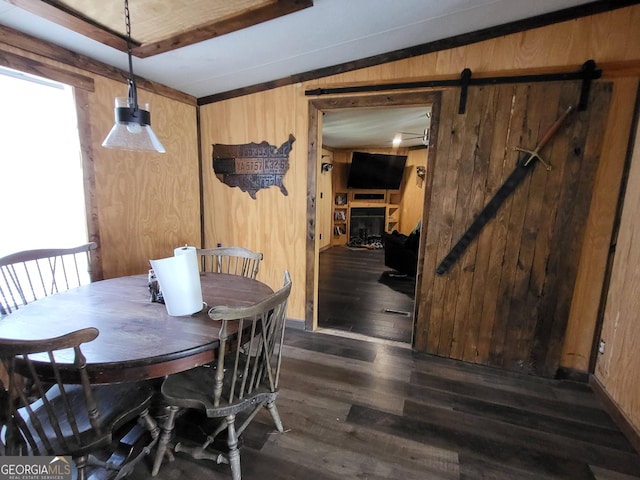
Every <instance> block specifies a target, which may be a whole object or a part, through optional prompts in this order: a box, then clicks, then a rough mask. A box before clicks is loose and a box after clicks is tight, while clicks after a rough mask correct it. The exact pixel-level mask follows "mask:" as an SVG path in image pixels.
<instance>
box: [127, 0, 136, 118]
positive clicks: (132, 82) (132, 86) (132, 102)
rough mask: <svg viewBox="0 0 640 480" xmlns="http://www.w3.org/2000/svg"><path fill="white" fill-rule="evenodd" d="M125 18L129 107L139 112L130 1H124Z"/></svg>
mask: <svg viewBox="0 0 640 480" xmlns="http://www.w3.org/2000/svg"><path fill="white" fill-rule="evenodd" d="M124 18H125V26H126V29H127V55H128V56H129V107H132V108H133V110H134V111H136V110H138V92H137V90H136V79H135V77H134V76H133V58H132V54H131V19H130V18H129V0H124Z"/></svg>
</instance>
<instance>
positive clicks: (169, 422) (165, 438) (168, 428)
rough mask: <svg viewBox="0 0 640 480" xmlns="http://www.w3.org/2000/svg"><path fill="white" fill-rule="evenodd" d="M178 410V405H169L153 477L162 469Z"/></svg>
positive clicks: (152, 473) (154, 463)
mask: <svg viewBox="0 0 640 480" xmlns="http://www.w3.org/2000/svg"><path fill="white" fill-rule="evenodd" d="M178 410H180V409H179V408H178V407H174V406H171V407H169V415H167V418H166V419H165V422H164V424H163V425H162V433H161V434H160V440H159V441H158V449H157V450H156V458H155V459H154V462H153V469H152V470H151V476H152V477H155V476H156V475H158V472H159V471H160V465H161V464H162V459H163V458H164V454H165V452H166V450H167V445H168V444H169V440H170V439H171V433H172V432H173V427H174V424H175V418H176V413H177V412H178Z"/></svg>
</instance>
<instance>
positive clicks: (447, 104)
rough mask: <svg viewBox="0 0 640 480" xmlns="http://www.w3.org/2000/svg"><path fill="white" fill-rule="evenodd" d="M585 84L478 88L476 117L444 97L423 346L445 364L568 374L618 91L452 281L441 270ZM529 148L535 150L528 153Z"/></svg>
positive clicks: (557, 141)
mask: <svg viewBox="0 0 640 480" xmlns="http://www.w3.org/2000/svg"><path fill="white" fill-rule="evenodd" d="M579 92H580V84H579V82H564V83H553V84H542V83H537V84H529V85H517V86H514V85H505V86H500V87H484V88H477V89H474V90H473V91H472V92H470V94H469V99H468V105H467V113H466V114H465V115H457V113H456V112H457V108H458V95H456V94H452V92H447V93H446V94H445V95H443V102H442V110H441V120H442V121H441V124H440V127H441V128H440V131H439V135H438V154H437V155H436V156H435V158H432V168H433V172H434V177H433V183H432V185H431V188H430V189H429V190H430V191H431V195H432V197H431V202H430V204H431V208H430V210H429V211H428V212H426V213H425V218H427V219H428V221H427V232H426V240H425V243H426V245H425V246H424V248H425V263H424V270H423V276H422V283H421V286H420V291H421V292H422V293H423V294H424V295H423V296H422V298H421V301H420V304H419V311H420V314H419V315H418V320H417V322H418V323H417V328H416V347H417V348H418V349H419V350H421V351H422V350H426V351H427V352H429V353H434V354H437V355H441V356H445V357H449V358H457V359H461V360H462V359H463V360H465V361H468V362H475V363H483V364H488V365H493V366H497V367H501V368H505V369H508V370H516V371H522V372H526V373H536V374H541V375H546V376H553V375H555V373H556V370H557V368H558V364H559V360H560V353H561V346H562V341H563V339H564V331H565V326H566V322H567V318H568V311H569V305H570V302H571V298H572V294H573V286H574V284H575V275H576V271H577V267H578V263H579V257H580V249H581V246H582V237H583V233H584V226H585V223H586V218H587V213H588V209H589V203H590V198H591V192H592V185H593V181H594V177H595V172H596V169H597V167H598V163H599V158H600V152H601V148H602V131H603V127H604V123H605V122H604V120H605V118H606V115H607V111H608V104H609V98H610V93H611V84H608V83H602V82H601V83H598V84H594V85H593V86H592V90H591V93H592V95H591V98H590V102H589V107H588V109H587V110H586V111H583V112H575V113H573V114H572V116H571V117H570V118H569V119H568V120H567V125H564V126H563V128H561V129H560V130H559V131H558V132H557V133H556V135H555V136H554V137H553V138H552V139H551V142H550V144H549V145H547V146H546V147H545V149H544V150H542V152H541V156H542V158H543V159H544V161H545V162H547V163H550V164H551V165H553V167H552V170H551V171H547V170H546V169H545V168H544V165H541V164H537V165H535V167H534V168H533V170H532V171H531V173H530V174H529V175H528V176H527V177H526V178H525V179H524V181H523V183H522V185H520V187H519V188H518V189H517V190H516V191H515V192H514V193H513V194H511V195H510V196H509V197H508V198H507V199H506V201H505V203H504V205H503V206H502V207H501V208H500V209H499V210H498V212H497V214H496V217H495V218H494V219H493V220H491V221H490V222H489V223H487V225H486V226H485V227H484V228H483V230H482V231H481V232H480V234H479V235H478V237H477V238H476V239H474V240H473V241H472V242H471V243H470V244H469V247H468V248H467V250H466V251H465V252H464V253H463V254H462V255H461V256H460V258H459V259H458V260H457V262H455V263H454V264H453V266H452V267H451V269H450V270H449V271H448V272H447V273H446V274H444V275H436V273H435V270H436V266H437V265H438V264H439V262H440V261H441V260H442V259H443V258H444V257H445V256H446V255H447V253H448V252H449V250H450V249H451V248H452V246H453V245H454V244H455V243H456V242H457V241H458V239H459V238H460V237H461V236H462V235H463V234H464V232H465V230H466V228H467V227H468V226H469V225H470V224H471V222H472V221H473V219H474V218H475V217H476V216H477V215H478V213H479V212H480V211H481V209H482V208H483V207H484V206H485V205H486V204H487V203H488V202H489V200H490V199H491V198H492V197H493V195H494V194H495V193H496V192H497V190H498V189H499V188H500V186H501V185H502V184H503V183H504V182H505V180H506V179H507V177H508V176H509V175H510V174H511V172H512V171H513V170H514V166H515V161H516V160H517V159H518V157H519V154H518V153H517V152H513V151H512V148H513V147H515V146H519V147H520V148H529V149H533V148H534V146H535V145H536V142H537V139H538V138H542V136H543V135H544V133H545V131H546V130H547V129H548V128H550V126H551V125H552V124H553V123H554V121H555V119H556V118H557V117H558V116H560V115H561V114H562V112H564V111H565V110H566V109H567V107H569V106H572V105H576V103H577V101H578V98H579ZM526 145H529V147H526Z"/></svg>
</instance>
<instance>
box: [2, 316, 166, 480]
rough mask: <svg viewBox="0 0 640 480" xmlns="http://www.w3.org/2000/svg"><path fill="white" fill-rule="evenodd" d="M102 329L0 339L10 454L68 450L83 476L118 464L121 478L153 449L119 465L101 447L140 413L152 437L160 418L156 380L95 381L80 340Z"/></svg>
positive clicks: (4, 422)
mask: <svg viewBox="0 0 640 480" xmlns="http://www.w3.org/2000/svg"><path fill="white" fill-rule="evenodd" d="M97 336H98V330H97V329H95V328H85V329H82V330H77V331H75V332H72V333H69V334H66V335H63V336H60V337H57V338H49V339H42V340H8V339H0V361H1V362H2V365H3V366H4V368H5V369H6V371H7V372H8V373H9V375H8V378H7V380H6V381H7V382H8V383H7V384H3V385H2V386H3V387H6V388H3V389H2V394H1V395H0V398H1V402H0V404H1V410H2V411H1V412H0V423H1V425H0V426H1V428H2V434H1V437H0V438H1V439H2V442H0V443H1V446H0V448H2V450H3V454H4V455H23V456H25V455H29V456H31V455H59V456H62V455H69V456H71V457H72V458H73V460H74V462H75V464H76V467H77V470H78V479H80V480H83V479H85V478H86V473H87V472H86V470H87V469H86V467H87V466H88V465H97V466H100V467H103V468H107V469H109V470H118V471H119V474H118V476H117V477H116V478H122V477H123V476H124V475H125V474H126V473H129V472H130V471H131V470H132V468H133V463H134V460H140V459H141V458H142V457H143V454H146V453H147V452H148V450H145V451H144V452H143V454H139V455H137V457H136V458H135V459H130V462H129V463H125V464H124V465H120V466H117V465H113V464H111V463H108V462H105V461H101V460H98V458H99V457H98V456H96V455H95V453H97V452H99V451H102V450H103V449H104V448H105V447H109V446H110V444H111V442H112V436H113V432H115V431H116V430H117V429H118V428H120V427H121V426H123V425H125V424H126V423H127V422H128V421H129V420H132V419H134V418H135V417H136V416H140V417H141V418H142V419H143V421H144V422H145V426H146V427H147V429H148V430H149V431H150V432H152V439H153V440H152V442H151V443H152V444H154V443H155V441H156V440H157V438H158V429H157V426H156V424H155V421H154V420H153V419H152V418H151V417H150V416H149V415H148V407H149V404H150V402H151V398H152V396H153V391H154V389H153V388H152V387H151V386H150V385H148V384H146V383H132V384H117V385H100V386H92V385H90V384H89V377H88V375H87V372H86V360H85V358H84V356H83V354H82V351H81V344H83V343H86V342H90V341H92V340H94V339H95V338H96V337H97ZM17 373H19V374H20V375H22V376H25V377H27V378H30V379H31V380H32V382H33V385H34V386H35V388H36V390H37V392H36V395H35V399H34V398H32V397H28V396H27V394H26V393H25V391H24V390H23V389H22V388H21V385H20V384H19V383H16V382H14V380H13V379H14V378H16V377H19V376H20V375H17ZM148 448H150V446H149V447H148Z"/></svg>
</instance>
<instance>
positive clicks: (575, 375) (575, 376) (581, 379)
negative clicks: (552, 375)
mask: <svg viewBox="0 0 640 480" xmlns="http://www.w3.org/2000/svg"><path fill="white" fill-rule="evenodd" d="M556 378H557V379H558V380H570V381H572V382H578V383H589V373H587V372H581V371H580V370H574V369H572V368H567V367H560V368H558V371H557V372H556Z"/></svg>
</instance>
